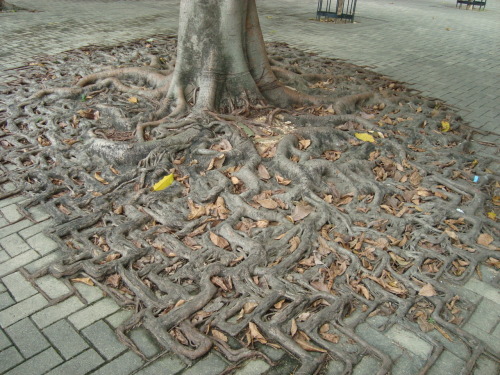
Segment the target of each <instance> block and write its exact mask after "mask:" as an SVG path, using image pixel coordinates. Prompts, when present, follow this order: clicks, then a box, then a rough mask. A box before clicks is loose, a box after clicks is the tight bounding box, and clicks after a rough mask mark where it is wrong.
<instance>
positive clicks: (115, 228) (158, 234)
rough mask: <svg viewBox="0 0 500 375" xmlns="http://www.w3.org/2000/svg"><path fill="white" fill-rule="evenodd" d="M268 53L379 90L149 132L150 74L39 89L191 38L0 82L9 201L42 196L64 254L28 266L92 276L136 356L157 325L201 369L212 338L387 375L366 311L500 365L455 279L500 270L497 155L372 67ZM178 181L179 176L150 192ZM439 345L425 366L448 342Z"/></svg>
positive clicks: (302, 365) (87, 56) (172, 123)
mask: <svg viewBox="0 0 500 375" xmlns="http://www.w3.org/2000/svg"><path fill="white" fill-rule="evenodd" d="M267 48H268V52H269V55H270V58H271V59H272V60H271V61H272V63H273V65H274V67H275V68H276V71H277V72H278V73H277V74H278V77H279V78H280V79H282V80H286V82H285V83H286V84H288V85H290V86H292V87H293V88H295V89H297V90H299V91H301V92H305V93H307V94H310V95H329V96H332V98H335V97H337V98H338V97H343V96H346V95H356V94H361V93H364V92H366V91H370V92H373V93H374V94H375V95H374V96H373V98H372V99H370V100H368V101H366V102H365V103H364V104H363V105H361V106H359V107H358V108H356V109H355V110H351V109H350V108H347V109H346V111H347V112H348V113H343V112H342V111H343V108H339V107H338V106H335V105H331V106H329V105H324V106H316V107H301V108H286V109H278V108H272V107H267V106H266V105H265V104H255V103H253V105H250V104H249V105H247V106H245V107H239V108H235V109H234V111H233V113H230V114H207V116H205V117H200V118H193V119H191V118H188V121H185V119H183V120H174V119H172V120H168V121H164V122H160V123H159V124H155V125H154V126H144V127H141V128H140V129H141V135H142V139H143V141H138V140H137V139H138V138H137V135H136V131H137V129H138V128H137V125H140V124H144V123H145V122H146V123H147V122H148V121H150V120H152V117H151V114H152V113H155V112H156V111H157V110H158V106H159V105H160V103H159V101H158V100H157V98H155V97H154V95H149V94H148V93H150V92H151V90H152V89H154V87H150V86H151V84H150V82H148V79H146V78H141V77H139V76H134V75H131V76H126V77H124V78H123V77H122V78H120V79H121V81H120V83H121V84H124V85H126V87H127V88H128V89H131V90H128V92H123V91H127V90H122V91H118V90H116V89H114V87H117V85H116V82H115V83H114V84H113V85H110V86H105V85H103V86H102V87H99V88H98V89H96V88H95V87H94V89H95V90H93V91H91V90H90V89H83V90H81V91H71V90H69V91H68V90H67V91H64V92H63V91H59V92H57V93H54V94H50V95H44V96H40V97H38V98H33V99H30V100H27V98H28V97H30V96H32V95H33V94H35V93H36V92H37V91H39V90H41V89H47V88H48V89H52V88H55V87H65V86H66V87H72V86H73V87H74V84H75V83H76V82H77V81H78V79H80V78H82V77H84V76H86V75H88V74H92V73H95V72H98V71H103V70H106V69H111V68H117V67H120V68H122V67H131V68H132V67H141V66H146V65H148V64H149V63H150V62H151V61H155V64H154V67H155V69H157V70H158V71H162V70H163V71H167V70H168V69H169V68H171V66H172V64H173V61H174V60H175V56H174V55H175V38H172V37H165V36H157V37H155V38H151V39H148V40H140V41H138V42H134V43H131V44H127V45H124V46H120V47H115V48H97V47H95V48H84V49H80V50H76V51H71V52H68V53H65V54H61V55H56V56H53V57H50V58H47V59H43V60H40V61H38V62H36V63H33V64H30V66H28V67H26V68H23V69H20V70H19V71H18V73H17V75H18V79H17V80H15V81H13V82H11V83H8V84H7V85H6V87H5V88H3V89H2V91H1V102H0V125H1V136H2V137H1V141H0V143H1V145H2V159H3V160H2V163H3V164H2V171H3V175H2V184H3V186H4V187H5V189H4V191H5V192H4V193H3V197H4V198H5V197H7V196H11V195H14V194H18V193H19V194H20V193H23V194H26V195H27V196H29V197H30V199H29V201H28V202H27V203H25V204H24V205H23V208H24V214H26V215H28V217H29V212H28V209H29V208H30V207H33V206H36V205H38V204H42V205H43V207H44V208H45V209H46V210H47V211H48V212H49V213H50V215H51V216H52V218H53V219H54V220H55V222H56V224H57V225H55V226H54V227H53V228H51V229H49V230H48V231H47V234H48V235H49V236H50V237H51V238H52V239H53V240H54V241H56V242H57V243H58V245H59V246H60V248H61V249H62V250H63V252H64V257H63V258H61V259H59V260H58V261H57V262H55V263H53V264H52V265H50V266H49V267H47V268H45V269H42V270H40V271H39V272H37V273H35V274H33V275H31V277H33V278H36V277H39V276H41V275H43V274H46V273H50V274H53V275H55V276H57V277H65V278H67V279H75V278H80V279H81V280H83V281H87V282H88V281H89V280H91V281H92V282H93V283H95V284H97V285H98V286H99V287H100V288H102V289H103V290H104V291H105V292H106V293H107V294H108V295H110V296H111V297H113V298H114V299H115V300H116V301H117V302H118V303H119V304H120V305H121V306H122V307H123V308H125V309H130V310H132V311H133V312H134V315H133V317H132V318H131V319H130V320H129V321H128V322H126V323H124V324H123V325H122V326H121V327H119V329H118V334H119V337H120V338H121V339H122V340H123V341H124V342H125V343H127V345H129V346H130V347H131V348H132V349H134V350H136V351H139V350H138V348H137V347H135V344H134V343H133V341H131V340H130V339H129V338H128V336H127V333H128V331H129V330H131V329H133V328H135V327H137V326H139V325H142V326H143V327H145V328H146V329H148V330H149V331H150V332H151V334H152V335H153V336H154V337H155V338H156V339H157V340H158V342H159V343H160V345H161V346H162V347H163V348H165V350H166V351H170V352H174V353H176V354H178V355H180V356H181V357H182V358H183V359H185V360H186V361H187V362H188V363H190V361H192V360H195V359H197V358H199V357H201V356H203V355H204V354H205V353H207V352H208V351H209V350H210V349H211V348H212V347H213V346H216V347H217V348H218V350H219V351H220V352H222V353H223V354H224V355H225V356H226V357H227V358H228V359H229V360H230V361H232V362H234V363H235V366H238V365H240V364H241V363H242V362H243V361H245V360H246V359H248V358H252V357H262V358H264V359H265V360H267V361H269V362H272V360H271V359H269V358H268V357H267V356H266V355H265V354H264V351H263V350H262V346H263V345H266V346H272V347H274V348H282V349H284V350H285V351H286V352H288V353H289V354H290V355H291V356H293V357H295V358H296V359H297V360H298V362H299V365H298V366H299V368H298V370H297V372H296V373H302V374H311V373H315V372H316V371H321V369H324V368H326V366H327V362H328V361H330V362H331V364H330V365H329V366H338V367H339V368H341V369H343V370H344V371H348V370H349V369H350V368H353V367H354V366H355V365H356V364H357V363H359V362H360V361H361V360H362V359H363V358H364V357H366V356H370V357H372V358H374V359H375V360H377V361H378V363H379V364H380V366H379V367H380V373H385V372H386V371H389V369H390V368H391V366H392V360H391V358H390V356H389V355H388V353H385V352H384V351H383V350H382V349H380V347H378V346H377V345H376V343H373V342H368V341H365V340H364V339H363V338H362V337H364V336H363V332H362V331H363V327H364V326H363V324H365V323H366V322H368V323H370V324H371V325H372V326H376V328H377V329H379V330H381V331H385V330H387V329H390V328H391V327H392V326H393V325H394V324H398V325H401V326H402V327H404V329H406V330H409V331H412V332H414V333H415V334H417V335H420V336H421V335H422V334H423V333H425V332H428V331H431V330H437V331H438V332H439V333H440V334H441V335H442V336H443V337H444V338H446V339H451V340H456V339H460V340H463V342H464V343H465V344H466V345H467V347H468V350H469V351H470V354H471V356H470V358H471V359H470V360H469V362H468V363H467V366H474V363H475V361H476V359H477V358H478V356H479V355H480V354H481V353H488V354H489V355H491V356H495V355H496V354H495V351H494V350H492V348H489V347H488V346H487V345H486V344H484V343H482V342H481V341H480V340H479V339H478V338H476V337H474V336H473V335H472V334H470V333H468V332H466V331H464V330H462V329H461V326H462V325H463V323H464V322H465V321H466V320H467V319H468V317H469V315H470V314H471V313H472V312H473V311H474V308H475V306H474V303H473V301H470V300H468V299H467V298H466V297H465V296H462V295H461V292H460V288H459V286H460V285H461V284H463V283H465V282H466V281H467V280H468V279H469V278H470V277H471V276H472V275H473V274H474V273H475V272H476V271H478V270H479V267H480V266H481V267H488V268H493V269H498V267H499V261H498V258H499V256H498V250H499V247H498V246H499V245H500V244H499V241H498V238H499V237H498V234H499V232H498V231H499V225H498V222H497V219H496V216H495V215H497V214H499V209H498V205H499V201H498V199H499V198H498V196H499V195H500V194H499V190H500V188H499V182H498V181H499V180H498V159H497V158H495V157H494V156H491V157H488V156H484V154H478V153H477V152H476V151H477V150H475V149H474V147H473V143H471V142H470V140H471V139H472V137H473V134H472V132H471V129H470V128H468V127H467V126H465V125H464V124H463V123H462V121H461V119H460V117H459V116H458V115H457V114H455V113H454V112H453V111H452V110H450V109H449V108H448V107H447V106H446V104H445V103H442V102H440V101H438V100H433V99H432V100H431V99H428V98H423V97H421V96H419V95H418V93H416V92H415V91H412V90H409V89H407V88H406V87H405V86H404V85H403V84H401V83H398V82H394V81H392V80H390V79H389V78H387V77H383V76H380V75H378V74H375V73H373V72H370V71H368V70H366V69H364V68H361V67H359V66H355V65H352V64H349V63H346V62H342V61H338V60H331V59H325V58H320V57H317V56H314V55H313V54H309V53H304V52H301V51H299V50H296V49H293V48H290V47H288V46H287V45H285V44H270V45H268V46H267ZM151 56H156V57H155V58H153V59H152V58H151ZM279 72H281V75H280V74H279ZM68 93H69V94H68ZM75 93H76V94H75ZM334 102H335V101H334V99H332V103H334ZM371 137H373V138H371ZM372 141H373V142H372ZM492 155H493V152H492ZM170 173H173V174H174V178H175V182H174V183H173V184H172V185H171V186H169V187H167V188H166V189H164V190H161V191H153V190H152V189H151V187H152V186H153V185H154V184H155V183H156V182H158V181H159V180H161V179H162V178H163V177H164V176H167V175H169V174H170ZM9 183H13V184H14V185H15V187H16V190H10V191H8V189H9V188H8V187H7V186H8V185H7V184H9ZM87 278H88V279H87ZM58 301H59V300H57V301H53V302H54V303H55V302H58ZM432 343H433V345H434V346H435V350H434V352H433V355H430V356H429V358H428V360H427V362H426V364H425V366H423V367H424V368H427V367H429V366H431V365H432V363H433V362H434V361H435V360H436V359H437V357H438V355H439V348H440V347H441V348H442V346H440V345H441V344H439V343H438V342H437V341H435V340H434V341H433V342H432ZM436 353H437V355H436Z"/></svg>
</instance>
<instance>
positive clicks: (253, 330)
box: [248, 322, 267, 344]
mask: <svg viewBox="0 0 500 375" xmlns="http://www.w3.org/2000/svg"><path fill="white" fill-rule="evenodd" d="M248 328H249V330H250V336H251V337H252V339H253V340H257V341H258V342H260V343H261V344H267V340H266V339H265V338H264V336H262V333H260V331H259V329H258V328H257V325H255V323H253V322H250V323H248Z"/></svg>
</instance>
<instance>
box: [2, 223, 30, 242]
mask: <svg viewBox="0 0 500 375" xmlns="http://www.w3.org/2000/svg"><path fill="white" fill-rule="evenodd" d="M32 224H33V223H32V222H31V221H29V220H22V221H19V222H17V223H14V224H11V225H7V226H5V227H3V228H0V238H4V237H7V236H8V235H9V234H12V233H16V232H19V231H20V230H23V229H24V228H27V227H29V226H30V225H32Z"/></svg>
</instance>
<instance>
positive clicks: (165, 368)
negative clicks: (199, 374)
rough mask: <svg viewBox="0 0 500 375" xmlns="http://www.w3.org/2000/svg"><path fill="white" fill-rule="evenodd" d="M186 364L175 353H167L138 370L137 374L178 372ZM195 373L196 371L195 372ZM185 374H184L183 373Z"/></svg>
mask: <svg viewBox="0 0 500 375" xmlns="http://www.w3.org/2000/svg"><path fill="white" fill-rule="evenodd" d="M185 367H186V364H185V363H184V362H182V361H181V360H180V359H179V357H177V356H175V355H173V354H166V355H164V356H162V357H161V358H160V359H157V360H156V361H154V362H152V363H151V364H150V365H148V366H146V367H144V368H143V369H141V370H139V371H138V372H137V375H158V374H159V373H161V374H162V375H172V374H177V373H178V372H179V371H181V370H182V369H183V368H185ZM193 374H194V373H193ZM183 375H184V374H183Z"/></svg>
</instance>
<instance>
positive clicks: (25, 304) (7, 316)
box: [0, 294, 47, 328]
mask: <svg viewBox="0 0 500 375" xmlns="http://www.w3.org/2000/svg"><path fill="white" fill-rule="evenodd" d="M46 305H47V300H46V299H45V298H43V296H42V295H41V294H35V295H34V296H32V297H30V298H27V299H25V300H23V301H21V302H19V303H16V304H15V305H12V306H10V307H8V308H6V309H4V310H2V311H0V326H2V327H3V328H6V327H8V326H10V325H12V324H14V323H16V322H18V321H20V320H21V319H24V318H26V317H27V316H30V315H31V314H33V313H34V312H36V311H38V310H41V309H43V308H44V306H46Z"/></svg>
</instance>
